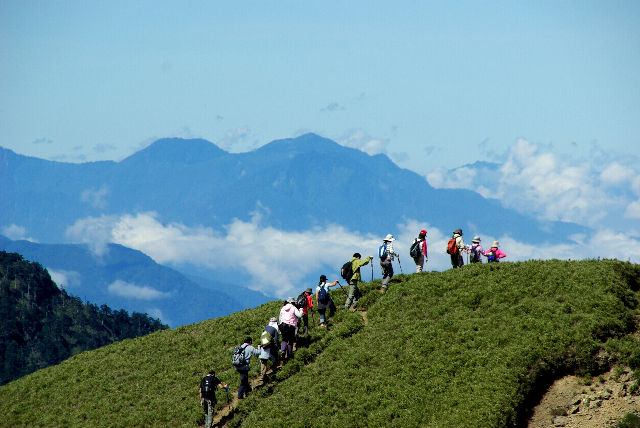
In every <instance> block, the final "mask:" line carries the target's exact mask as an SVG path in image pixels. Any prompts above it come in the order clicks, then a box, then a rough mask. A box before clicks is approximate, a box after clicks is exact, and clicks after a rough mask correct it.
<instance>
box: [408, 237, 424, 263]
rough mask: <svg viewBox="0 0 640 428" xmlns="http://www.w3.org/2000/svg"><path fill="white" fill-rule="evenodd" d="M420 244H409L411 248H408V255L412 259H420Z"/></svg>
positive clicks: (419, 242) (418, 242) (417, 242)
mask: <svg viewBox="0 0 640 428" xmlns="http://www.w3.org/2000/svg"><path fill="white" fill-rule="evenodd" d="M421 243H422V241H420V240H417V241H416V242H414V243H413V244H411V248H409V255H410V256H411V258H412V259H417V258H418V257H420V244H421Z"/></svg>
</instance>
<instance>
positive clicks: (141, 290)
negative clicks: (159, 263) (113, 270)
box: [107, 279, 171, 300]
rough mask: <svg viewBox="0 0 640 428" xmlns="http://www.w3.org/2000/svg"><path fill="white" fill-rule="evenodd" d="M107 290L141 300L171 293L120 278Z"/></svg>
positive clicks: (167, 295)
mask: <svg viewBox="0 0 640 428" xmlns="http://www.w3.org/2000/svg"><path fill="white" fill-rule="evenodd" d="M107 291H109V293H111V294H115V295H116V296H120V297H126V298H133V299H140V300H155V299H164V298H167V297H169V296H170V295H171V293H166V292H163V291H159V290H156V289H155V288H152V287H149V286H146V285H143V286H140V285H136V284H132V283H130V282H126V281H122V280H120V279H118V280H116V281H114V282H112V283H111V284H109V286H108V287H107Z"/></svg>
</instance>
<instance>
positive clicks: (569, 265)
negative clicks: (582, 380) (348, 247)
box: [0, 261, 640, 427]
mask: <svg viewBox="0 0 640 428" xmlns="http://www.w3.org/2000/svg"><path fill="white" fill-rule="evenodd" d="M639 282H640V269H639V268H638V266H636V265H630V264H626V263H622V262H615V261H600V262H598V261H583V262H563V261H547V262H541V261H531V262H524V263H501V264H496V265H494V266H491V265H474V266H465V267H464V268H463V269H459V270H455V271H454V270H450V271H446V272H429V273H427V272H425V273H421V274H413V275H399V276H397V277H396V278H394V281H393V282H392V283H391V285H390V287H389V290H388V291H387V292H386V293H385V294H381V293H379V292H378V291H377V289H376V288H377V287H379V285H380V282H379V281H374V282H373V283H371V284H363V286H362V290H363V293H364V296H363V298H362V299H361V301H360V304H359V306H360V307H361V308H362V309H363V310H366V311H367V319H368V323H367V325H366V326H365V325H364V321H363V318H362V316H361V315H360V314H359V313H357V312H355V313H354V312H349V311H344V310H340V311H338V313H337V314H336V316H335V317H334V319H333V321H334V323H333V326H332V327H331V328H329V329H320V328H315V329H312V330H311V333H310V335H309V337H308V338H305V339H304V340H303V341H301V347H300V348H299V349H298V351H297V353H296V356H295V358H294V359H293V360H292V361H290V362H288V363H287V365H285V367H284V368H283V369H282V370H280V371H279V372H278V373H277V375H276V376H275V383H274V386H273V389H269V390H267V389H264V390H257V391H255V392H254V393H253V394H252V395H251V396H250V398H249V399H248V400H244V401H243V402H242V403H241V405H240V407H239V409H238V416H237V417H236V418H235V419H234V420H232V421H230V425H245V426H262V427H276V426H286V425H289V424H291V426H329V427H331V426H336V427H337V426H340V427H344V426H394V425H395V426H432V427H443V426H446V427H465V426H474V427H502V426H514V425H516V424H518V423H520V422H522V421H521V420H520V419H521V418H522V415H523V414H524V412H523V410H524V407H526V405H527V400H528V399H529V398H531V397H532V396H533V395H535V388H536V386H537V385H539V384H540V383H541V382H542V383H543V384H547V383H549V382H550V380H551V379H553V378H554V377H555V376H558V375H560V374H563V373H566V372H569V371H571V372H575V373H578V374H581V375H587V374H588V375H591V376H595V378H597V374H598V373H599V371H601V370H603V369H605V368H606V366H607V364H608V363H609V362H610V361H611V360H613V359H616V358H618V359H625V361H631V362H634V361H635V359H637V360H638V361H640V346H639V345H638V341H637V339H634V337H633V336H632V334H631V333H632V332H633V331H634V330H635V329H636V326H637V323H638V318H637V317H638V308H637V306H638V284H639ZM339 296H340V291H337V292H336V293H334V297H335V298H336V299H337V300H338V299H339V298H340V297H339ZM337 303H338V302H337ZM338 306H340V305H338ZM279 308H280V302H271V303H268V304H265V305H262V306H260V307H258V308H256V309H252V310H245V311H242V312H238V313H235V314H232V315H230V316H227V317H222V318H218V319H215V320H208V321H204V322H201V323H198V324H194V325H189V326H184V327H180V328H178V329H175V330H165V331H160V332H156V333H153V334H151V335H149V336H145V337H142V338H138V339H134V340H125V341H123V342H120V343H116V344H113V345H110V346H107V347H104V348H100V349H98V350H95V351H90V352H84V353H82V354H79V355H77V356H75V357H73V358H71V359H69V360H67V361H65V362H64V363H62V364H60V365H58V366H54V367H50V368H47V369H44V370H40V371H38V372H36V373H33V374H31V375H29V376H26V377H24V378H21V379H19V380H17V381H15V382H12V383H9V384H8V385H5V386H3V387H1V388H0V403H1V405H0V406H1V407H0V413H2V414H3V415H6V417H3V418H0V425H1V426H47V425H49V426H87V425H91V426H182V425H186V426H195V425H197V424H198V423H200V422H201V421H202V410H201V408H200V407H199V400H198V385H199V381H200V378H201V377H202V376H203V375H204V373H205V371H206V370H208V369H210V368H213V369H215V370H216V371H217V373H218V376H219V377H220V378H221V379H222V380H223V381H224V382H227V383H229V385H230V387H231V388H232V391H234V390H237V386H238V380H239V379H238V375H237V374H236V372H235V370H234V369H233V368H232V367H231V364H230V360H231V351H232V349H233V346H235V345H236V344H238V343H240V342H241V341H242V340H243V339H244V337H245V336H246V335H251V336H253V337H254V338H257V337H259V335H260V333H261V332H262V328H263V327H264V325H265V324H266V322H267V320H268V319H269V318H270V317H271V316H276V315H277V313H278V311H279ZM603 354H604V357H603ZM634 364H635V363H634ZM257 372H258V364H257V361H254V362H253V365H252V372H251V373H250V375H251V376H256V375H257ZM218 394H219V395H218V402H219V405H222V404H224V403H225V402H226V400H227V397H226V394H225V393H224V392H218Z"/></svg>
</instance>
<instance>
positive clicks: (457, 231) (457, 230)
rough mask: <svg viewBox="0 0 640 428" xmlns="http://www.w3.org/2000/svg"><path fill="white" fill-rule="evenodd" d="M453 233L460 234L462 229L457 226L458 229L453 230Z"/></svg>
mask: <svg viewBox="0 0 640 428" xmlns="http://www.w3.org/2000/svg"><path fill="white" fill-rule="evenodd" d="M453 233H457V234H458V235H462V229H460V228H457V229H456V230H454V231H453Z"/></svg>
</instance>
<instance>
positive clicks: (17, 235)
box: [0, 224, 37, 242]
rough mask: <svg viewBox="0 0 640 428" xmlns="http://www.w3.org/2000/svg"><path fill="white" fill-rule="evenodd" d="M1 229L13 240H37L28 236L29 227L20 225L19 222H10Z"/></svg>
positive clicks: (3, 233)
mask: <svg viewBox="0 0 640 428" xmlns="http://www.w3.org/2000/svg"><path fill="white" fill-rule="evenodd" d="M0 231H1V232H2V235H4V236H6V237H7V238H9V239H11V240H13V241H19V240H24V241H31V242H37V241H36V240H35V239H33V238H30V237H27V229H25V228H24V227H22V226H18V225H17V224H10V225H9V226H5V227H3V228H2V229H0Z"/></svg>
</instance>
